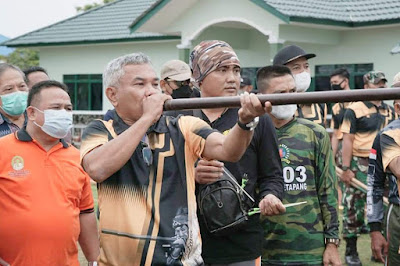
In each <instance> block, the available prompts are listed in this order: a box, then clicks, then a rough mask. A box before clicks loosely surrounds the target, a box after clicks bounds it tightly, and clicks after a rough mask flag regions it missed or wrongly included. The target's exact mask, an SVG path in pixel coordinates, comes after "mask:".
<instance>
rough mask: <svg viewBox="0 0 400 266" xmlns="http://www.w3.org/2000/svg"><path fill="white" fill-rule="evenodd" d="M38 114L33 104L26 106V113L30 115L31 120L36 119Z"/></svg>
mask: <svg viewBox="0 0 400 266" xmlns="http://www.w3.org/2000/svg"><path fill="white" fill-rule="evenodd" d="M36 114H37V110H36V109H35V108H33V107H32V106H28V107H27V108H26V115H27V116H28V119H29V120H31V121H34V120H36Z"/></svg>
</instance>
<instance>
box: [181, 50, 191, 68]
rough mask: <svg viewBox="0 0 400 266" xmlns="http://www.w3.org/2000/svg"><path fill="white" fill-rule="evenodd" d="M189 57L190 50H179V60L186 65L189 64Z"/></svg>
mask: <svg viewBox="0 0 400 266" xmlns="http://www.w3.org/2000/svg"><path fill="white" fill-rule="evenodd" d="M189 55H190V49H189V48H184V49H179V60H182V61H184V62H185V63H186V64H189Z"/></svg>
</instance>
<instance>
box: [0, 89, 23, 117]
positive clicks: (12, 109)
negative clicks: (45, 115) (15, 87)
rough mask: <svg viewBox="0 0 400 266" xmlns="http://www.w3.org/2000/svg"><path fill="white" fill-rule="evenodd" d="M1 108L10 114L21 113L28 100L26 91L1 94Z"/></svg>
mask: <svg viewBox="0 0 400 266" xmlns="http://www.w3.org/2000/svg"><path fill="white" fill-rule="evenodd" d="M0 98H1V102H2V105H1V107H0V108H1V109H3V111H4V112H5V113H6V114H8V115H11V116H18V115H21V114H22V113H23V112H24V111H25V109H26V104H27V102H28V92H26V91H17V92H13V93H9V94H5V95H1V96H0Z"/></svg>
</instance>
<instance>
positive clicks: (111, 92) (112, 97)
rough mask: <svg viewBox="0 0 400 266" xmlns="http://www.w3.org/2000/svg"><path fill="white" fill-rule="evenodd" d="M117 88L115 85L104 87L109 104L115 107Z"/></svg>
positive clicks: (116, 103)
mask: <svg viewBox="0 0 400 266" xmlns="http://www.w3.org/2000/svg"><path fill="white" fill-rule="evenodd" d="M117 93H118V89H117V88H115V87H108V88H107V89H106V96H107V98H108V100H109V101H110V102H111V104H112V105H113V106H114V107H116V106H117V105H118V95H117Z"/></svg>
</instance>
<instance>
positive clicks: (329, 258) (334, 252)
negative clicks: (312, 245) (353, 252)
mask: <svg viewBox="0 0 400 266" xmlns="http://www.w3.org/2000/svg"><path fill="white" fill-rule="evenodd" d="M323 260H324V266H341V265H342V262H341V261H340V256H339V252H338V249H337V247H336V245H335V244H333V243H328V244H326V248H325V251H324V257H323Z"/></svg>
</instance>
